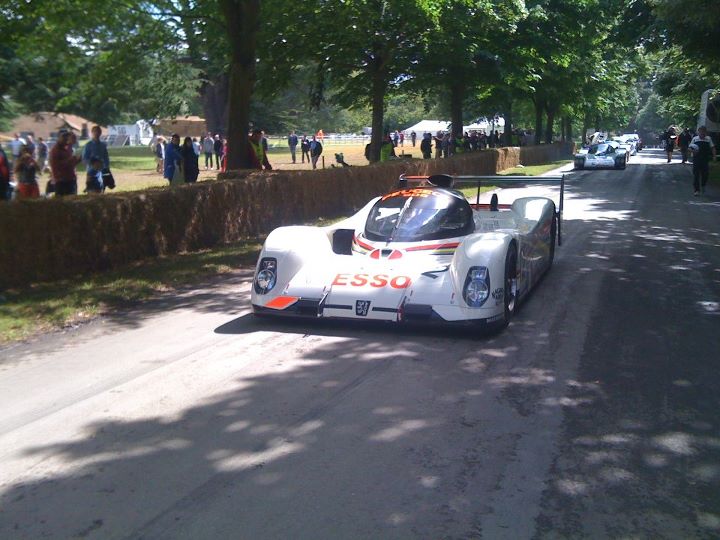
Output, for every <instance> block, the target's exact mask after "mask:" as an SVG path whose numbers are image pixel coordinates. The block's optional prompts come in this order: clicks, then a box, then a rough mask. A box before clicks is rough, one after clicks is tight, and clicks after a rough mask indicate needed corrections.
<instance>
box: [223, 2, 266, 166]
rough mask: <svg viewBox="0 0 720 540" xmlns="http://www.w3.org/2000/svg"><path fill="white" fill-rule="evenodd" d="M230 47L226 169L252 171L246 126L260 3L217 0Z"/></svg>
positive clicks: (253, 79)
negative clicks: (223, 18) (250, 169)
mask: <svg viewBox="0 0 720 540" xmlns="http://www.w3.org/2000/svg"><path fill="white" fill-rule="evenodd" d="M219 4H220V9H221V11H222V14H223V16H224V17H225V30H226V33H227V36H228V41H229V44H230V81H229V88H228V123H227V139H228V156H227V168H228V169H249V168H252V160H251V156H250V154H249V151H250V145H249V144H248V127H249V122H250V100H251V98H252V93H253V88H254V86H255V49H256V40H257V31H258V26H259V24H258V23H259V19H260V0H219Z"/></svg>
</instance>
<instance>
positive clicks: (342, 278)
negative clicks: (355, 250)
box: [332, 274, 348, 285]
mask: <svg viewBox="0 0 720 540" xmlns="http://www.w3.org/2000/svg"><path fill="white" fill-rule="evenodd" d="M347 279H348V274H338V275H336V276H335V280H334V281H333V282H332V284H333V285H347V282H346V280H347Z"/></svg>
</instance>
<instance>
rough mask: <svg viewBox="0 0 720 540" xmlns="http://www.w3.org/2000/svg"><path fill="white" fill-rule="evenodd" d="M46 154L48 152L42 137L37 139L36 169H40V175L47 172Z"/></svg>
mask: <svg viewBox="0 0 720 540" xmlns="http://www.w3.org/2000/svg"><path fill="white" fill-rule="evenodd" d="M48 152H49V148H48V145H47V143H46V142H45V141H44V140H43V138H42V137H38V142H37V162H38V168H39V169H40V174H42V173H44V172H45V171H46V170H47V166H48V165H47V158H48Z"/></svg>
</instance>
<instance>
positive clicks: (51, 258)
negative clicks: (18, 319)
mask: <svg viewBox="0 0 720 540" xmlns="http://www.w3.org/2000/svg"><path fill="white" fill-rule="evenodd" d="M570 153H571V148H570V147H569V146H568V145H560V144H557V145H547V146H538V147H523V148H500V149H497V150H488V151H484V152H477V153H472V154H466V155H461V156H456V157H454V158H451V159H447V160H435V159H431V160H406V161H405V160H398V161H393V162H390V163H383V164H375V165H370V166H367V167H349V168H331V169H325V170H316V171H272V172H269V173H263V172H248V171H230V172H227V173H222V174H220V175H219V179H218V180H216V181H208V182H201V183H198V184H192V185H184V186H179V187H176V188H172V189H166V188H161V189H149V190H145V191H136V192H127V193H117V194H114V193H107V194H105V195H102V196H87V197H69V198H64V199H47V200H44V199H40V200H31V201H16V202H14V203H12V204H6V205H3V206H2V207H0V238H2V241H1V242H0V287H8V286H12V285H18V284H22V283H27V282H28V281H31V282H33V281H45V280H53V279H60V278H68V277H71V276H74V275H77V274H82V273H87V272H92V271H98V270H105V269H109V268H115V267H118V266H120V265H122V264H126V263H128V262H132V261H137V260H139V259H142V258H146V257H153V256H158V255H167V254H171V253H178V252H183V251H192V250H197V249H202V248H208V247H212V246H214V245H217V244H222V243H226V242H232V241H237V240H240V239H243V238H248V237H256V236H260V235H263V234H266V233H268V232H269V231H271V230H272V229H274V228H275V227H278V226H280V225H286V224H292V223H302V222H307V221H309V220H313V219H316V218H318V217H325V218H330V217H336V216H342V215H347V214H350V213H351V212H353V211H354V210H356V209H358V208H361V207H362V206H363V205H364V204H365V203H367V201H368V200H369V199H370V198H371V197H373V196H375V195H377V194H379V193H383V192H385V191H387V190H388V189H390V188H391V187H392V186H393V185H394V184H395V183H396V182H397V178H398V176H399V175H400V174H402V173H405V174H418V175H423V174H435V173H450V174H495V172H497V171H499V170H502V169H506V168H510V167H514V166H516V165H518V163H523V164H525V165H532V164H540V163H546V162H548V161H553V160H557V159H561V158H563V157H567V156H568V155H570Z"/></svg>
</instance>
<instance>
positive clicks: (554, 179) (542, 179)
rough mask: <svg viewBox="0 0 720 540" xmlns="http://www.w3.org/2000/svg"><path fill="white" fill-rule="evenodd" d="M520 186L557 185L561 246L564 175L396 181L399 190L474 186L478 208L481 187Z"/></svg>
mask: <svg viewBox="0 0 720 540" xmlns="http://www.w3.org/2000/svg"><path fill="white" fill-rule="evenodd" d="M522 184H559V185H560V200H559V201H558V204H557V205H556V206H555V219H556V220H557V240H558V245H562V213H563V202H564V199H565V175H564V174H560V175H555V176H474V175H469V176H465V175H457V176H455V175H449V174H435V175H432V176H406V175H404V174H401V175H400V178H399V179H398V187H399V188H401V189H404V188H407V187H409V186H411V185H412V186H418V187H419V186H436V187H447V188H456V187H463V186H465V187H467V186H476V187H477V195H476V197H475V204H474V205H473V206H475V207H476V208H477V207H480V206H481V204H480V193H481V189H480V188H481V187H482V186H483V185H485V186H498V187H500V186H505V185H516V186H517V185H522ZM500 206H503V205H500Z"/></svg>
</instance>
